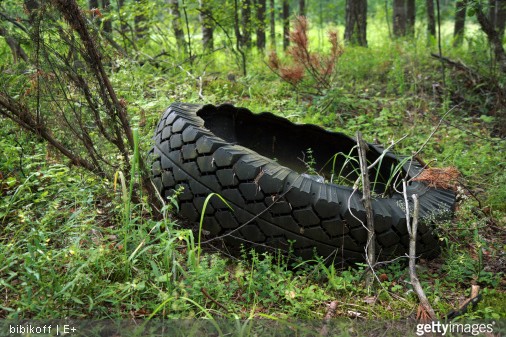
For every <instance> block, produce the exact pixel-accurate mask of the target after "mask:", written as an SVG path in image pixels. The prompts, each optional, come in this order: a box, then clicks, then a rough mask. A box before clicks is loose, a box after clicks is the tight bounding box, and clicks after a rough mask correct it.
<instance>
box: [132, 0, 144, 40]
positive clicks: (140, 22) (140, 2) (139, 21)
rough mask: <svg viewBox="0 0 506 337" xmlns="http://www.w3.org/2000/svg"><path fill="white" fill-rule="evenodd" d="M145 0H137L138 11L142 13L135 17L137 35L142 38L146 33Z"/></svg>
mask: <svg viewBox="0 0 506 337" xmlns="http://www.w3.org/2000/svg"><path fill="white" fill-rule="evenodd" d="M144 1H145V0H136V7H137V11H140V13H138V14H136V15H135V17H134V29H135V36H136V37H137V38H138V39H142V38H143V37H144V36H145V35H146V16H145V15H144V12H143V11H144V5H145V2H144Z"/></svg>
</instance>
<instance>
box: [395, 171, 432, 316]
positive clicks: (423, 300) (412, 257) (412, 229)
mask: <svg viewBox="0 0 506 337" xmlns="http://www.w3.org/2000/svg"><path fill="white" fill-rule="evenodd" d="M403 183H404V199H405V200H407V190H406V188H405V187H406V181H405V180H404V181H403ZM411 198H412V199H413V203H414V210H413V224H412V225H411V226H410V221H409V218H410V214H409V207H408V204H407V203H406V224H407V226H408V232H409V278H410V279H411V285H412V286H413V290H414V291H415V293H416V295H417V296H418V299H419V301H420V304H421V306H422V308H423V311H424V313H425V314H426V315H428V317H429V318H430V319H431V320H435V319H436V313H435V312H434V309H432V306H431V305H430V302H429V300H428V299H427V296H425V292H424V291H423V288H422V285H421V284H420V280H419V279H418V275H417V273H416V234H417V233H416V231H417V229H418V214H419V212H420V202H419V200H418V195H416V194H413V195H412V196H411Z"/></svg>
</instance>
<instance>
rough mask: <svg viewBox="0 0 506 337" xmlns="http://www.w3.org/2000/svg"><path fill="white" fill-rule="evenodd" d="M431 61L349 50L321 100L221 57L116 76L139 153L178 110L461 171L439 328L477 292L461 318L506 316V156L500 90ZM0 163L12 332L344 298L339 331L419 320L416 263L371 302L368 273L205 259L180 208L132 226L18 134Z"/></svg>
mask: <svg viewBox="0 0 506 337" xmlns="http://www.w3.org/2000/svg"><path fill="white" fill-rule="evenodd" d="M480 41H481V40H479V39H477V42H476V41H475V43H482V45H483V48H486V46H485V44H484V42H483V41H481V42H480ZM422 43H423V44H422ZM445 48H448V50H450V47H448V46H445ZM435 50H436V47H435V46H427V45H426V43H425V41H423V42H422V41H397V42H385V44H383V45H382V46H381V47H379V46H374V47H371V48H369V49H366V48H359V47H346V48H345V50H344V54H343V55H342V56H341V58H340V59H339V62H338V72H337V73H338V77H337V80H336V82H335V84H334V85H333V86H332V88H331V89H330V90H328V91H327V92H325V94H324V95H322V96H306V95H304V94H302V93H298V92H296V91H295V90H293V88H292V87H291V86H290V85H288V84H287V83H284V82H283V81H282V80H281V79H280V78H279V77H278V76H276V75H275V74H273V73H272V72H271V71H270V70H269V68H268V67H267V65H266V63H265V60H264V58H263V57H261V56H260V55H258V54H255V53H252V54H251V55H248V58H249V61H248V74H247V75H246V76H244V75H242V74H241V73H240V71H238V70H236V69H239V67H237V66H230V65H229V63H230V60H231V59H232V60H235V56H234V55H233V54H231V53H228V54H227V52H226V51H223V52H221V53H222V54H220V55H211V56H206V57H202V58H201V59H197V60H196V61H195V63H194V64H193V65H192V66H191V71H190V65H188V64H185V63H181V64H180V66H178V64H179V63H177V62H176V61H174V60H170V59H167V60H166V59H163V57H162V58H157V59H151V58H147V59H143V60H142V62H140V61H138V60H135V61H131V60H125V59H118V60H116V61H115V62H113V63H112V65H111V78H112V81H113V85H114V86H115V88H116V90H117V92H118V95H119V96H120V97H124V99H125V101H126V103H127V107H128V111H129V113H130V115H131V116H132V125H134V126H136V127H138V129H139V130H140V133H141V135H142V142H141V150H142V153H147V152H148V151H149V149H150V147H151V140H150V137H151V136H152V134H153V132H154V129H155V126H156V123H157V122H158V119H159V118H160V116H161V114H162V112H163V111H164V110H165V109H166V108H167V107H168V106H169V105H170V103H172V102H175V101H184V102H190V103H212V104H221V103H225V102H229V103H233V104H235V105H237V106H243V107H246V108H249V109H250V110H252V111H254V112H262V111H271V112H274V113H276V114H279V115H281V116H284V117H286V118H288V119H290V120H292V121H294V122H298V123H312V124H317V125H320V126H322V127H325V128H327V129H329V130H333V131H340V132H344V133H346V134H349V135H354V134H355V132H356V131H361V133H362V134H363V135H364V138H365V139H366V140H367V141H371V142H372V141H378V142H380V143H383V144H388V143H390V142H391V141H393V140H397V139H400V138H401V137H402V136H404V135H407V137H406V138H405V140H403V141H402V142H401V143H400V144H399V145H398V146H397V147H396V152H397V153H400V154H410V153H413V152H414V151H416V150H417V149H419V148H420V146H421V145H422V144H424V143H425V142H426V141H427V145H426V146H425V147H424V148H423V151H422V153H421V156H422V158H423V159H424V161H425V162H427V163H431V165H433V166H434V167H455V168H457V169H458V170H459V172H460V174H461V178H460V179H459V184H460V186H461V192H460V196H459V201H458V206H457V210H456V214H455V218H454V219H453V220H451V221H447V222H444V223H438V224H437V231H438V233H439V236H440V239H441V244H442V246H443V250H442V254H441V256H440V257H438V258H436V259H434V260H430V261H426V260H420V261H419V263H418V275H419V277H420V280H421V283H422V286H423V288H424V289H425V292H426V294H427V296H428V299H429V301H430V303H431V304H432V305H433V307H434V309H435V311H436V314H437V315H438V317H441V318H442V317H444V316H445V315H446V314H447V313H448V312H450V311H451V310H454V309H456V308H458V307H459V306H460V304H461V303H462V301H463V300H465V299H466V298H468V297H469V295H470V289H471V285H473V284H477V285H480V286H481V294H482V299H481V301H480V302H479V303H478V305H477V306H476V307H475V308H474V309H473V310H471V311H469V312H467V313H465V314H464V315H463V316H462V317H463V319H466V318H467V319H478V318H480V319H497V318H505V317H506V305H505V304H506V281H505V272H506V253H505V248H506V188H505V187H504V186H505V185H506V173H505V172H506V161H505V158H506V156H505V153H506V152H505V150H506V142H505V140H504V138H500V137H499V136H498V132H500V131H498V128H497V121H498V118H499V117H497V116H495V115H494V113H493V111H492V109H493V106H494V103H493V102H494V97H495V96H494V92H493V90H489V88H490V87H489V86H487V85H486V83H489V82H486V81H485V82H484V83H485V84H480V85H479V86H478V85H477V84H476V83H472V82H471V81H470V80H469V78H468V77H466V74H465V73H464V72H462V71H459V70H456V69H454V68H451V67H448V66H446V68H445V70H444V79H445V83H443V70H442V69H441V63H440V62H439V61H438V60H437V59H435V58H433V57H431V56H430V53H431V52H434V51H435ZM448 54H449V57H450V58H454V59H459V60H462V61H463V62H464V63H465V64H467V65H468V66H469V67H473V68H474V69H478V71H480V72H481V73H482V74H483V76H484V78H485V79H488V80H489V81H490V83H492V82H494V81H496V82H497V81H504V80H505V79H501V78H498V77H497V76H496V74H495V73H494V72H493V71H488V70H486V67H485V66H484V64H485V63H486V60H485V59H481V58H476V53H474V52H473V51H468V50H467V49H465V48H462V49H458V50H454V51H449V52H448ZM483 54H486V53H483ZM485 57H486V56H483V58H485ZM141 58H142V55H139V59H141ZM494 83H495V82H494ZM450 110H451V111H450ZM449 111H450V112H449ZM438 125H439V126H438ZM436 128H437V131H436V132H435V133H434V134H433V135H432V137H430V135H431V133H432V132H433V131H434V130H435V129H436ZM0 153H3V154H4V156H3V157H2V160H1V162H0V195H1V198H0V222H1V227H2V230H1V231H0V242H1V244H2V249H1V250H0V289H1V290H0V296H1V298H2V299H1V301H0V317H2V318H5V317H8V318H41V319H46V318H56V317H62V318H63V317H70V318H125V319H132V318H148V317H156V318H161V317H164V318H192V317H213V318H216V319H218V318H231V317H239V318H245V319H246V318H276V319H283V318H292V319H318V320H319V319H323V318H324V317H325V315H326V314H327V311H328V305H329V303H331V302H333V301H336V300H337V306H336V308H335V310H336V311H335V317H345V318H350V317H357V316H360V317H362V318H366V319H368V320H374V319H404V318H415V317H416V316H417V308H418V298H417V297H416V296H415V294H414V293H413V291H412V287H411V285H410V283H409V273H408V270H407V266H406V263H405V262H404V261H396V262H392V263H390V264H388V265H385V266H382V267H381V268H378V270H377V271H376V272H377V273H378V275H381V276H382V277H381V280H382V282H381V284H375V285H374V286H373V287H372V288H368V287H367V286H366V284H365V277H364V274H365V267H364V265H356V266H354V267H347V268H345V269H340V268H339V267H338V266H336V267H334V266H325V265H324V264H323V263H321V262H318V261H316V262H311V263H309V262H299V263H297V264H296V265H295V264H293V262H292V261H289V260H287V259H286V257H285V256H280V255H258V254H257V253H255V252H254V251H250V250H247V249H245V250H243V253H242V256H239V257H230V256H227V255H225V254H223V252H220V251H219V250H217V249H213V248H212V247H205V253H204V254H203V256H202V257H201V259H200V260H198V259H197V256H196V251H197V248H198V247H196V246H197V243H196V241H197V240H196V234H195V233H193V232H192V231H191V230H190V229H188V228H187V227H186V226H185V222H184V220H182V219H180V218H178V217H177V216H176V215H175V212H174V210H175V209H177V205H175V204H171V203H169V204H168V205H167V207H166V208H165V209H164V210H163V211H164V214H165V216H164V217H163V218H162V219H156V217H155V216H154V215H153V211H152V209H151V207H150V206H149V205H148V203H147V200H146V198H145V197H142V198H141V199H142V200H141V201H140V202H138V203H136V204H133V205H132V207H131V208H130V212H129V214H128V215H126V216H125V214H124V209H125V207H126V204H125V203H130V201H125V200H124V199H123V196H122V191H121V188H120V187H119V186H120V183H119V182H113V181H107V180H102V179H99V178H97V177H96V176H92V175H90V174H89V173H87V172H84V171H81V170H79V169H76V168H74V167H70V165H68V164H67V163H66V161H65V160H64V159H62V158H61V157H59V156H58V155H56V154H55V153H54V151H52V150H51V149H50V148H48V147H47V146H46V144H44V143H42V142H40V141H39V140H37V139H36V138H34V137H32V136H30V135H27V134H25V133H22V132H20V131H19V130H18V129H17V128H15V127H14V126H13V125H12V124H11V123H10V122H8V121H6V120H2V121H1V123H0Z"/></svg>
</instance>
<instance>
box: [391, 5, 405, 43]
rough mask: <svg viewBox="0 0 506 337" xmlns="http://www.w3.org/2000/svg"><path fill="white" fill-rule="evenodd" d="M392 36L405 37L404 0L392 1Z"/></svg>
mask: <svg viewBox="0 0 506 337" xmlns="http://www.w3.org/2000/svg"><path fill="white" fill-rule="evenodd" d="M393 9H394V19H393V21H394V36H396V37H400V36H405V35H406V0H394V8H393Z"/></svg>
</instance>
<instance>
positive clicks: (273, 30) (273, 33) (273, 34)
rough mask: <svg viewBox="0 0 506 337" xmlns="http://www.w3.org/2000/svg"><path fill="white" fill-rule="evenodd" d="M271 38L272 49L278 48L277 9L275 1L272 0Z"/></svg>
mask: <svg viewBox="0 0 506 337" xmlns="http://www.w3.org/2000/svg"><path fill="white" fill-rule="evenodd" d="M270 11H271V12H270V13H271V20H270V38H271V47H273V48H274V47H275V46H276V7H275V5H274V0H270Z"/></svg>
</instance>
